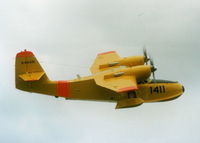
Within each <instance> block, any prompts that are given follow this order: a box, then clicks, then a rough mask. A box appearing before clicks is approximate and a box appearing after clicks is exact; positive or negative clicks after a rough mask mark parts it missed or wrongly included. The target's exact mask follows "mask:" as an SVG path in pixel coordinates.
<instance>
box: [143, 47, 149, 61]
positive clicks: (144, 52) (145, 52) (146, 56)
mask: <svg viewBox="0 0 200 143" xmlns="http://www.w3.org/2000/svg"><path fill="white" fill-rule="evenodd" d="M143 55H144V62H145V63H146V65H147V62H148V61H149V58H148V55H147V50H146V46H144V47H143Z"/></svg>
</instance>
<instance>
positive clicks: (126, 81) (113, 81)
mask: <svg viewBox="0 0 200 143" xmlns="http://www.w3.org/2000/svg"><path fill="white" fill-rule="evenodd" d="M105 77H106V76H105V75H96V76H94V80H95V82H96V84H97V85H99V86H102V87H105V88H108V89H110V90H113V91H115V92H118V93H124V92H129V91H134V90H137V89H138V86H137V80H136V77H135V76H133V75H122V76H120V77H111V78H105Z"/></svg>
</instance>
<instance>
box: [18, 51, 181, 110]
mask: <svg viewBox="0 0 200 143" xmlns="http://www.w3.org/2000/svg"><path fill="white" fill-rule="evenodd" d="M149 60H150V65H148V61H149ZM90 70H91V72H92V75H91V76H87V77H78V78H77V79H73V80H63V81H52V80H50V79H49V78H48V76H47V75H46V73H45V71H44V70H43V68H42V67H41V65H40V64H39V62H38V61H37V59H36V57H35V56H34V54H33V53H32V52H31V51H27V50H24V51H22V52H19V53H17V55H16V64H15V83H16V88H17V89H19V90H23V91H27V92H35V93H40V94H46V95H51V96H55V97H63V98H66V99H78V100H97V101H98V100H99V101H113V102H117V105H116V109H118V108H128V107H135V106H139V105H141V104H143V103H145V102H160V101H169V100H173V99H175V98H177V97H179V96H180V95H182V94H183V92H184V87H183V86H182V85H181V84H180V83H178V82H173V81H167V80H156V79H155V76H154V72H155V71H156V68H155V67H154V64H153V62H152V60H151V59H150V58H149V57H147V53H146V50H145V51H144V56H132V57H125V58H121V57H120V56H119V55H118V54H117V53H116V52H115V51H110V52H105V53H100V54H98V55H97V57H96V60H95V61H94V63H93V65H92V66H91V68H90ZM151 75H153V77H154V79H153V80H150V76H151Z"/></svg>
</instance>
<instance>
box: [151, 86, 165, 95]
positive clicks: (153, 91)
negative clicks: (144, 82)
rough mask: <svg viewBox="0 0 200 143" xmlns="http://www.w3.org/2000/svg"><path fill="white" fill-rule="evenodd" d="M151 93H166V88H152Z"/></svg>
mask: <svg viewBox="0 0 200 143" xmlns="http://www.w3.org/2000/svg"><path fill="white" fill-rule="evenodd" d="M150 93H151V94H153V93H165V86H156V87H150Z"/></svg>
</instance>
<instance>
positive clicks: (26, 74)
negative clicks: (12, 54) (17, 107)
mask: <svg viewBox="0 0 200 143" xmlns="http://www.w3.org/2000/svg"><path fill="white" fill-rule="evenodd" d="M48 82H49V79H48V77H47V75H46V74H45V72H44V70H43V69H42V67H41V66H40V64H39V62H38V61H37V59H36V57H35V56H34V54H33V53H32V52H30V51H26V50H24V51H22V52H19V53H17V55H16V63H15V85H16V88H17V89H20V90H25V91H30V92H32V88H31V85H32V83H34V84H35V83H37V84H39V83H40V84H41V83H48Z"/></svg>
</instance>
